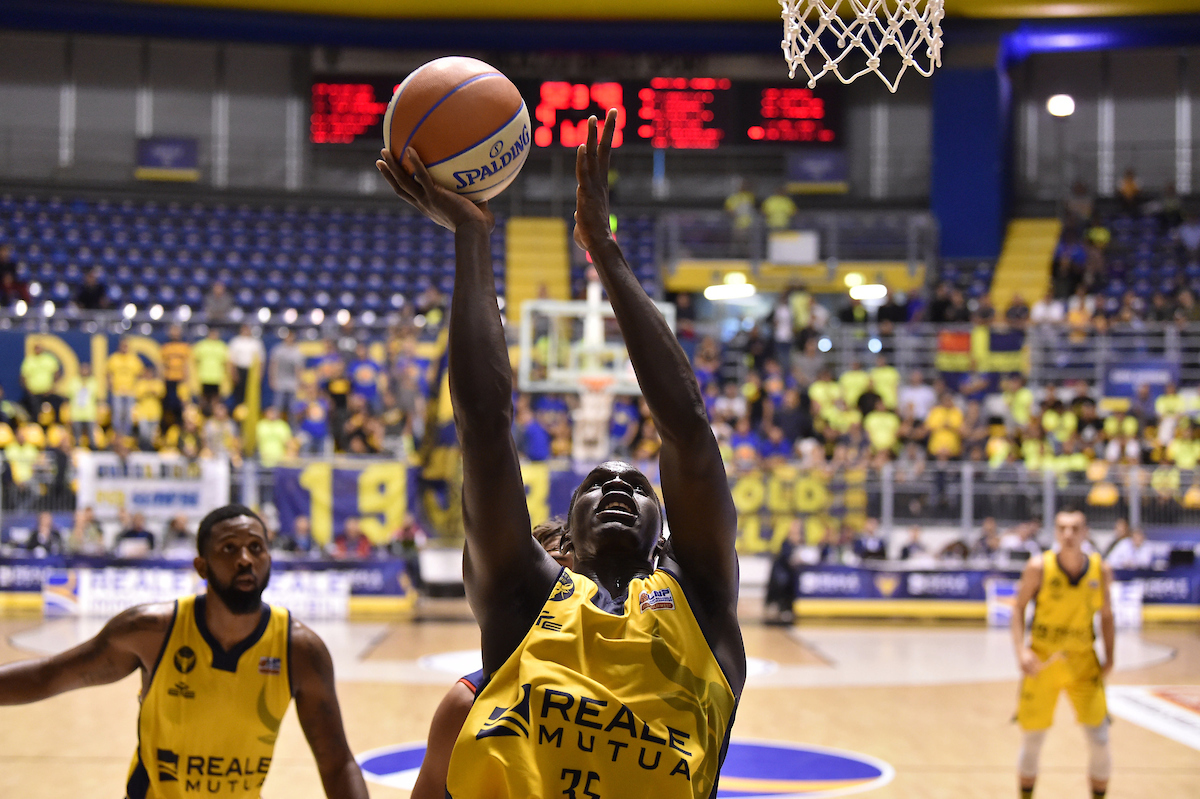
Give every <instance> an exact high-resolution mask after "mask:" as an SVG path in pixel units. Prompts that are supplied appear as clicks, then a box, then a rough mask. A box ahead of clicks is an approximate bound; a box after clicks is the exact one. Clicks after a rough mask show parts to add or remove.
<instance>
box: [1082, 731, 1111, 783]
mask: <svg viewBox="0 0 1200 799" xmlns="http://www.w3.org/2000/svg"><path fill="white" fill-rule="evenodd" d="M1083 732H1084V735H1086V736H1087V741H1088V776H1089V777H1091V779H1092V782H1093V783H1096V782H1104V783H1107V782H1108V778H1109V777H1111V776H1112V750H1110V749H1109V747H1108V719H1105V720H1104V721H1102V722H1100V723H1099V724H1098V725H1096V726H1095V727H1089V726H1087V725H1084V728H1083Z"/></svg>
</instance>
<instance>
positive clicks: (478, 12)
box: [129, 0, 1200, 22]
mask: <svg viewBox="0 0 1200 799" xmlns="http://www.w3.org/2000/svg"><path fill="white" fill-rule="evenodd" d="M129 1H131V2H141V3H143V4H148V5H162V4H168V5H185V6H193V7H207V8H222V9H237V10H243V11H259V12H277V13H292V14H317V15H324V16H353V17H373V18H377V19H513V20H587V19H604V20H622V19H624V20H690V21H713V20H737V21H743V22H761V21H766V20H777V19H779V15H780V6H779V3H778V2H777V0H598V1H597V2H591V3H583V2H578V1H577V0H515V1H514V2H509V3H501V2H496V0H452V2H447V1H446V0H129ZM1193 13H1200V0H1091V1H1090V2H1075V3H1070V2H1045V0H946V14H947V16H949V17H962V18H971V19H1006V20H1012V19H1054V18H1072V17H1117V16H1142V15H1148V14H1193Z"/></svg>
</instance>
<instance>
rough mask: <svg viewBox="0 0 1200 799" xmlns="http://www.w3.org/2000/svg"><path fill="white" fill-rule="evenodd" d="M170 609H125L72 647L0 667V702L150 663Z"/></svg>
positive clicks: (23, 700)
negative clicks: (57, 652)
mask: <svg viewBox="0 0 1200 799" xmlns="http://www.w3.org/2000/svg"><path fill="white" fill-rule="evenodd" d="M172 614H173V606H172V605H170V604H168V605H139V606H137V607H133V608H129V609H128V610H126V611H124V612H122V613H120V614H118V615H117V616H114V617H113V618H112V619H111V620H110V621H109V622H108V624H106V625H104V629H102V630H100V632H99V633H98V634H97V635H96V637H95V638H92V639H91V640H89V641H85V642H84V643H82V644H80V645H79V646H77V647H75V648H74V649H69V650H67V651H66V652H62V653H60V654H58V655H52V656H51V657H46V658H37V659H35V660H22V661H18V662H16V663H9V664H8V665H5V666H0V705H24V704H28V703H30V702H38V701H40V700H42V699H49V698H50V697H52V696H57V695H58V694H61V693H64V692H66V691H73V690H75V689H76V688H86V687H88V686H90V685H107V684H108V683H113V682H116V681H117V680H120V679H123V678H125V677H128V676H129V675H130V674H132V673H133V672H135V671H137V670H138V669H139V668H142V669H146V670H149V669H151V668H153V667H154V661H155V659H156V658H157V657H158V653H159V651H160V650H161V649H162V647H163V643H164V637H165V636H166V634H167V632H168V630H169V629H170V626H171V618H172Z"/></svg>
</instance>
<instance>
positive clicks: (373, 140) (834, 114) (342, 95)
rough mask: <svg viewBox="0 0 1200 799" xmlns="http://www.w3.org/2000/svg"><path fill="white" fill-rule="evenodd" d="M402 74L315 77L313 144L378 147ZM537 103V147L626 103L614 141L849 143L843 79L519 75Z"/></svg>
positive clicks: (579, 132)
mask: <svg viewBox="0 0 1200 799" xmlns="http://www.w3.org/2000/svg"><path fill="white" fill-rule="evenodd" d="M399 83H400V81H399V80H392V79H386V78H379V77H370V78H361V79H353V78H347V77H344V76H338V77H337V78H333V77H330V78H322V79H318V80H315V81H314V82H313V90H312V117H311V123H310V131H311V138H312V142H313V143H314V144H355V143H364V144H368V145H370V146H372V147H378V146H379V143H380V142H381V141H382V138H383V115H384V113H385V112H386V111H387V104H388V101H389V100H390V99H391V96H392V92H393V91H394V90H395V87H396V86H398V85H399ZM516 84H517V87H518V88H519V89H520V90H521V93H522V95H524V97H525V103H526V105H528V106H529V112H530V117H531V120H530V121H531V122H532V124H533V143H534V145H535V146H537V147H558V146H563V147H576V146H578V145H579V144H581V143H582V142H583V141H584V140H585V138H586V137H587V119H588V117H589V116H591V115H593V114H595V115H596V116H597V117H600V116H602V115H603V113H604V110H605V109H607V108H615V109H617V130H616V133H615V134H614V136H613V144H614V145H615V146H617V147H620V146H622V145H635V144H640V145H648V146H650V147H655V148H660V149H663V148H671V149H686V150H711V149H716V148H717V147H722V146H731V145H747V146H756V145H776V146H778V145H805V146H810V147H811V146H816V147H841V146H842V144H843V142H842V109H841V93H840V91H839V87H837V86H831V87H828V88H825V87H822V88H818V89H816V90H813V89H809V88H807V87H805V86H804V85H803V84H802V83H801V84H791V83H763V82H757V81H741V80H731V79H729V78H653V79H651V80H649V81H644V82H632V81H620V82H618V81H598V82H595V83H575V82H572V81H541V82H537V81H516Z"/></svg>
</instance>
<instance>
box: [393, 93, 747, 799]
mask: <svg viewBox="0 0 1200 799" xmlns="http://www.w3.org/2000/svg"><path fill="white" fill-rule="evenodd" d="M615 125H616V112H615V111H609V113H608V117H607V119H606V120H605V123H604V132H603V134H602V135H600V136H599V137H598V136H597V123H596V119H595V118H594V117H593V118H592V119H591V120H590V121H589V123H588V139H587V144H585V145H582V146H581V147H580V148H579V151H578V154H577V160H576V176H577V178H578V180H579V189H578V192H577V199H576V202H577V204H576V211H575V220H576V227H575V241H576V243H577V244H579V245H580V246H581V247H583V248H584V249H586V250H587V251H588V252H589V253H590V254H591V256H592V261H593V263H594V264H595V266H596V269H597V271H598V272H599V275H600V279H601V282H602V283H603V284H604V288H605V289H606V291H607V292H608V297H609V300H610V301H611V302H612V306H613V310H614V312H615V314H616V318H617V322H618V324H619V325H620V328H621V332H622V334H623V336H624V338H625V343H626V346H627V348H628V351H629V357H630V360H631V361H632V363H633V367H634V370H635V372H636V373H637V377H638V383H639V385H640V387H641V390H642V394H643V396H644V397H645V400H646V403H647V405H648V406H649V408H650V412H651V415H652V416H653V418H654V423H655V425H656V427H657V428H658V430H659V432H660V433H661V435H662V439H663V445H662V449H661V451H660V456H659V469H660V483H661V487H662V493H663V498H664V501H665V505H666V509H667V512H668V513H669V514H670V523H671V524H670V526H671V530H672V535H671V550H673V551H671V552H670V554H669V555H668V554H667V548H666V546H665V539H664V538H663V508H662V507H660V505H659V502H658V498H657V496H656V495H655V492H654V489H653V487H652V486H651V484H650V481H649V480H648V479H647V478H646V476H645V475H644V474H642V473H641V472H640V471H638V470H637V469H635V468H634V467H633V466H630V465H629V464H627V463H621V462H616V461H612V462H608V463H603V464H601V465H600V466H598V467H596V468H595V469H593V470H592V471H591V473H590V474H589V475H588V476H587V477H586V478H585V479H584V481H583V482H582V483H581V484H580V485H579V487H578V488H576V490H575V493H574V496H573V497H572V499H571V504H570V508H569V510H568V515H567V524H566V530H565V532H564V536H563V538H564V542H563V544H562V548H563V550H564V551H569V552H571V553H573V555H574V559H575V568H574V571H572V570H568V569H564V568H562V567H561V566H559V565H558V564H557V563H555V562H554V560H553V559H552V558H551V557H550V555H549V554H547V553H546V552H545V550H544V549H542V547H540V546H538V544H537V542H536V541H534V539H533V538H532V537H531V536H530V523H529V511H528V509H527V507H526V500H525V489H524V485H523V483H522V481H521V469H520V465H519V463H518V460H517V450H516V445H515V443H514V442H513V439H512V435H511V432H510V430H511V426H512V412H513V411H512V409H513V403H512V390H513V380H512V368H511V365H510V363H509V356H508V347H507V345H506V343H505V338H504V329H503V327H502V325H501V321H500V312H499V309H498V307H497V297H496V291H495V286H494V283H493V280H492V264H491V257H490V251H491V246H490V243H489V236H490V232H491V229H492V226H493V225H494V219H493V217H492V215H491V213H490V212H489V211H488V209H487V207H486V205H475V204H474V203H472V202H470V201H468V200H466V199H465V198H463V197H459V196H458V195H456V194H453V193H451V192H449V191H447V190H445V189H443V188H441V187H439V186H438V185H436V184H435V183H434V182H433V180H432V178H431V177H430V175H429V173H428V171H427V170H426V169H425V167H424V165H423V164H422V163H421V162H420V160H419V158H418V157H417V154H416V153H415V152H414V151H412V150H411V149H410V150H408V151H407V152H406V153H404V167H403V168H402V167H401V166H400V165H399V164H397V163H396V162H395V160H394V159H393V157H392V156H391V154H390V153H387V152H384V153H383V160H381V161H380V162H378V167H379V169H380V171H381V172H382V173H383V175H384V177H385V178H387V180H388V181H389V183H391V184H392V187H393V188H394V189H395V190H396V192H397V193H398V194H399V195H400V196H401V197H403V198H404V199H406V200H408V201H409V202H411V203H412V204H413V205H415V206H416V207H417V208H419V209H420V210H421V211H422V212H424V213H425V214H426V215H427V216H429V218H430V219H432V220H434V221H435V222H437V223H438V224H441V225H442V226H444V227H447V228H449V229H451V230H454V231H455V249H456V253H457V264H456V271H455V279H454V295H453V298H452V301H451V311H450V333H449V342H450V343H449V347H450V367H449V372H450V392H451V397H452V399H453V402H454V419H455V424H456V425H457V428H458V434H459V438H460V441H461V445H462V455H463V521H464V525H465V527H466V534H467V543H466V548H465V551H464V575H465V580H466V586H467V596H468V599H469V600H470V603H471V608H472V610H473V612H474V614H475V618H476V619H477V620H478V622H479V626H480V630H481V632H482V641H483V645H482V648H483V665H484V672H485V675H486V677H485V679H486V681H487V682H486V683H485V685H484V686H483V688H482V690H480V692H479V695H478V697H477V698H476V700H475V703H474V705H473V706H472V709H471V712H470V713H469V715H468V716H467V720H466V723H465V724H464V725H463V728H462V731H461V733H460V734H459V736H458V740H457V741H456V743H455V746H454V751H453V754H452V755H451V758H450V766H449V774H448V779H447V796H450V797H453V799H480V798H481V797H495V798H497V799H499V798H500V797H511V798H512V799H517V798H518V797H519V798H520V799H526V797H556V796H565V797H568V799H570V798H571V797H591V798H592V799H596V798H597V797H599V798H600V799H620V798H621V797H627V796H632V795H638V796H656V797H661V799H672V798H673V797H680V798H681V799H682V798H683V797H687V798H688V799H706V797H711V796H715V794H716V787H717V778H718V775H719V772H720V766H721V761H722V759H723V757H724V754H725V750H726V747H727V744H728V740H729V729H730V726H731V725H732V723H733V715H734V710H735V708H736V705H737V700H738V697H739V696H740V693H741V690H742V685H743V683H744V682H745V673H746V656H745V650H744V647H743V645H742V636H741V630H740V628H739V627H738V620H737V595H738V564H737V556H736V554H735V552H734V537H735V533H736V527H737V525H736V516H735V512H734V507H733V500H732V497H731V496H730V493H729V484H728V481H727V479H726V476H725V469H724V466H723V464H722V462H721V454H720V451H719V449H718V448H717V442H716V439H715V438H714V437H713V434H712V429H711V428H710V427H709V423H708V418H707V415H706V414H705V410H704V399H703V396H702V394H701V392H700V387H699V384H698V383H697V382H696V378H695V376H694V375H693V373H692V370H691V366H690V364H689V362H688V359H687V356H686V355H685V354H684V352H683V350H682V348H681V347H680V346H679V344H678V342H677V341H676V340H675V336H674V334H673V333H672V332H671V329H670V327H668V325H667V324H666V322H665V321H664V320H663V317H662V315H661V314H660V313H659V312H658V309H657V308H656V307H655V306H654V303H653V302H652V301H651V299H650V298H649V297H648V296H647V295H646V293H645V291H644V290H643V289H642V287H641V285H640V284H639V282H638V280H637V278H636V276H635V275H634V273H633V271H632V270H631V269H630V268H629V265H628V264H627V263H626V261H625V258H624V256H623V255H622V253H621V250H620V248H619V247H618V246H617V244H616V242H615V241H614V239H613V236H612V231H611V229H610V226H609V207H608V180H607V175H608V167H609V156H610V151H611V147H612V136H613V130H614V128H615Z"/></svg>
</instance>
